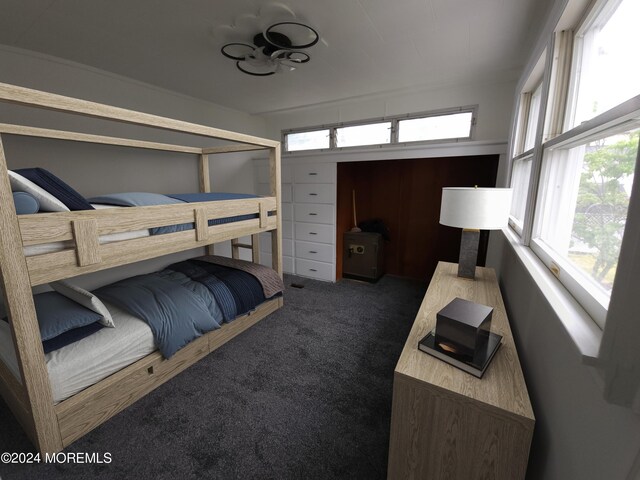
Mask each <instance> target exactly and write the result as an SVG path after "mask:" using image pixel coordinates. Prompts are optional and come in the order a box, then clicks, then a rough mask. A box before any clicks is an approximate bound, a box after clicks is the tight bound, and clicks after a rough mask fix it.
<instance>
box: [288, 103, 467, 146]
mask: <svg viewBox="0 0 640 480" xmlns="http://www.w3.org/2000/svg"><path fill="white" fill-rule="evenodd" d="M476 111H477V107H476V106H471V107H458V108H451V109H447V110H441V111H437V112H425V113H420V114H412V115H402V116H396V117H388V118H384V119H378V120H369V121H360V122H354V123H350V124H343V123H340V124H335V125H329V126H326V127H325V128H323V129H319V128H316V129H311V130H287V131H283V132H282V138H283V145H284V151H285V152H296V151H302V150H321V149H338V148H356V147H366V146H376V147H384V146H387V145H397V144H399V143H413V142H415V143H418V142H433V141H438V142H451V141H456V142H457V141H461V140H471V139H472V137H473V127H474V125H475V123H476Z"/></svg>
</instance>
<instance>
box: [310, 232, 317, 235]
mask: <svg viewBox="0 0 640 480" xmlns="http://www.w3.org/2000/svg"><path fill="white" fill-rule="evenodd" d="M309 235H317V233H316V232H309Z"/></svg>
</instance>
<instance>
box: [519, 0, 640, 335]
mask: <svg viewBox="0 0 640 480" xmlns="http://www.w3.org/2000/svg"><path fill="white" fill-rule="evenodd" d="M621 1H623V0H612V2H611V3H608V4H607V2H606V1H605V0H598V1H597V2H594V3H591V4H590V5H584V6H583V9H582V10H581V11H580V12H579V13H578V14H579V17H578V18H576V16H575V14H576V12H575V11H573V12H571V15H573V22H571V20H570V21H569V23H572V24H573V25H575V26H576V27H575V29H573V28H572V27H571V25H567V19H566V18H564V17H563V18H562V19H560V21H559V22H558V24H557V25H556V28H555V30H554V31H553V35H551V38H550V39H549V41H548V42H546V43H545V44H544V45H543V46H542V48H545V49H546V52H547V58H546V62H545V67H544V76H543V91H542V102H541V107H542V110H541V111H540V113H539V118H538V125H537V130H536V142H535V145H534V147H533V149H530V150H527V151H526V152H521V153H518V148H519V146H522V145H524V132H523V131H522V130H523V127H522V125H523V117H524V121H525V122H526V115H524V116H523V106H522V104H523V97H522V93H521V94H520V96H519V97H518V105H517V109H516V110H515V111H516V116H515V117H514V118H513V120H512V135H511V139H512V144H511V149H510V152H511V158H510V161H509V172H508V181H509V185H511V183H512V179H513V162H514V161H517V160H519V159H522V158H528V157H529V156H532V161H533V163H532V173H531V175H530V178H529V189H528V194H529V198H528V200H527V202H526V205H527V206H526V210H525V220H524V222H521V224H520V225H518V223H517V222H516V221H514V219H513V218H511V219H510V221H509V230H510V232H511V235H513V238H514V239H515V240H516V241H517V243H518V244H519V245H521V246H522V247H523V248H526V249H527V250H529V251H530V252H531V254H532V256H533V257H535V258H536V259H537V261H538V262H539V263H540V264H541V266H542V267H543V268H544V269H546V270H547V271H548V272H551V273H553V274H554V275H553V276H555V278H556V279H557V280H558V281H559V282H560V285H561V286H562V287H561V288H563V289H564V290H565V291H566V295H568V296H569V297H570V298H573V299H575V300H576V301H577V302H578V304H579V305H580V306H581V307H582V308H583V309H584V310H585V311H586V314H587V316H588V317H589V318H590V320H592V322H593V324H594V328H596V329H597V330H598V331H600V332H602V331H603V330H604V328H605V322H606V317H607V315H608V310H609V308H608V307H604V308H603V307H602V304H603V303H606V304H608V303H610V296H607V295H605V296H606V297H608V298H607V300H606V302H603V301H602V298H599V297H601V292H600V291H599V289H596V290H593V291H592V289H591V288H589V287H590V285H588V286H587V288H585V287H584V285H581V282H580V278H581V277H582V275H583V273H582V272H580V271H579V270H578V268H577V267H574V266H572V265H571V263H570V261H569V260H568V259H567V260H566V261H565V260H563V259H562V258H557V257H558V256H556V255H554V252H552V251H551V250H550V248H549V247H547V246H546V245H545V244H544V242H543V241H539V240H538V239H536V238H535V235H537V232H536V228H537V226H536V222H537V221H538V217H537V216H536V215H539V211H540V209H541V199H542V197H543V196H544V187H545V185H544V179H543V178H541V175H542V173H543V172H542V166H543V157H544V156H545V155H547V154H549V153H551V150H553V149H559V148H568V146H569V145H572V144H573V145H575V144H578V143H579V142H581V141H586V139H588V138H589V137H592V136H596V135H599V136H602V135H604V136H609V135H613V134H615V132H616V131H619V130H620V129H622V128H623V126H624V125H625V124H628V122H629V121H630V120H631V119H636V120H640V95H637V96H635V97H632V98H630V99H628V100H626V101H624V102H623V103H621V104H619V105H617V106H615V107H613V108H610V109H609V110H607V111H605V112H603V113H601V114H599V115H597V116H595V117H593V118H592V119H590V120H587V121H585V122H583V123H581V124H580V125H577V126H574V127H572V128H568V127H567V126H568V125H571V122H572V121H573V118H574V112H575V110H576V109H575V106H574V103H575V99H576V91H575V90H576V85H578V84H579V80H578V81H576V80H575V78H574V77H575V75H576V73H575V72H574V71H573V70H574V69H575V60H574V59H575V57H576V55H577V53H576V48H577V47H576V44H579V42H577V40H576V38H577V37H576V36H577V35H578V34H579V33H581V32H582V31H584V28H590V26H591V24H592V22H593V19H594V18H597V17H598V16H599V15H601V12H602V11H603V10H609V11H611V10H612V8H614V7H615V8H617V6H618V5H619V4H620V2H621ZM612 5H613V6H614V7H612ZM585 25H587V26H586V27H585ZM578 46H579V45H578ZM540 59H541V57H538V61H537V62H536V64H535V65H534V67H532V68H530V69H529V72H530V74H529V77H528V78H527V80H526V81H525V82H524V85H523V87H522V89H521V90H520V91H521V92H527V91H528V90H527V87H529V90H531V86H532V77H534V73H535V71H536V69H537V68H538V67H539V64H540ZM569 59H570V61H568V60H569ZM525 113H526V112H525ZM525 125H526V124H525ZM639 156H640V152H639ZM636 174H640V172H636ZM636 183H637V182H636ZM637 202H640V192H637V191H635V190H634V191H632V194H631V199H630V204H629V209H631V205H632V204H634V205H635V204H637ZM631 222H634V220H633V219H632V220H631ZM629 223H630V220H629V217H627V224H629ZM623 261H624V260H623ZM558 267H559V270H560V273H559V275H556V273H557V271H558ZM576 272H579V274H577V275H576V274H575V273H576ZM614 289H615V286H614Z"/></svg>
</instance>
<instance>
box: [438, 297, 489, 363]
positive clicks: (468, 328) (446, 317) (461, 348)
mask: <svg viewBox="0 0 640 480" xmlns="http://www.w3.org/2000/svg"><path fill="white" fill-rule="evenodd" d="M492 313H493V308H491V307H487V306H486V305H480V304H479V303H474V302H470V301H468V300H464V299H462V298H458V297H456V298H454V299H453V300H452V301H451V302H449V304H448V305H447V306H446V307H444V308H443V309H442V310H440V311H439V312H438V313H437V314H436V336H435V339H436V343H437V344H438V345H439V346H440V347H441V348H442V349H444V350H446V351H449V352H451V353H455V354H458V355H462V356H465V357H473V356H475V355H476V353H478V351H479V350H480V349H482V348H486V346H487V340H488V337H489V328H490V327H491V314H492Z"/></svg>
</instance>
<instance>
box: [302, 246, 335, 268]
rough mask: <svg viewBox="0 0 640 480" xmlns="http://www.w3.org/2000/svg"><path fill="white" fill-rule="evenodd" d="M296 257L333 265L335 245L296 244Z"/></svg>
mask: <svg viewBox="0 0 640 480" xmlns="http://www.w3.org/2000/svg"><path fill="white" fill-rule="evenodd" d="M296 257H297V258H306V259H307V260H316V261H318V262H327V263H333V245H329V244H327V243H312V242H296Z"/></svg>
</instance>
